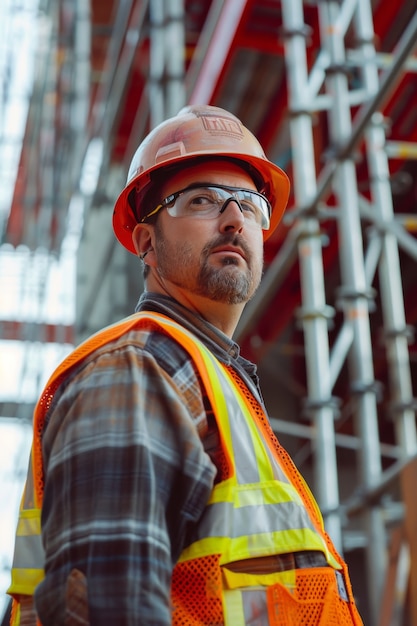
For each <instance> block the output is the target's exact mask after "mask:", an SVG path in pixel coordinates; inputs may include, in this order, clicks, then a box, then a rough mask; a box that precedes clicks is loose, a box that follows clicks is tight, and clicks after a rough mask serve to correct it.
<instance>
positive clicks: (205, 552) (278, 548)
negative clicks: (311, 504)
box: [179, 528, 341, 569]
mask: <svg viewBox="0 0 417 626" xmlns="http://www.w3.org/2000/svg"><path fill="white" fill-rule="evenodd" d="M300 546H302V549H303V550H319V551H321V552H323V553H324V555H325V557H326V559H327V562H328V563H329V565H330V566H331V567H334V568H335V569H341V565H340V564H339V563H338V562H337V561H336V559H335V558H334V557H333V555H332V554H331V553H330V552H329V550H328V548H327V544H326V542H325V540H324V538H322V537H320V535H318V534H317V533H316V532H315V531H314V530H310V529H308V528H306V529H302V530H299V529H291V530H281V531H275V532H265V533H259V534H256V535H249V536H242V537H235V538H231V537H205V538H203V539H200V540H199V541H197V542H195V543H193V544H191V546H189V547H188V548H185V549H184V550H183V552H182V553H181V556H180V558H179V562H180V563H181V562H184V561H188V560H190V559H196V558H199V557H202V556H209V555H211V554H221V557H220V564H221V565H226V564H227V563H231V562H233V561H239V560H241V559H249V558H253V557H255V556H256V557H258V556H269V555H272V554H284V553H286V552H297V551H298V550H300Z"/></svg>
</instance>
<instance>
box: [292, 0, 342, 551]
mask: <svg viewBox="0 0 417 626" xmlns="http://www.w3.org/2000/svg"><path fill="white" fill-rule="evenodd" d="M282 11H283V23H284V28H285V59H286V64H287V81H288V88H289V108H290V112H291V120H290V133H291V145H292V151H293V164H294V188H295V198H296V202H297V205H299V206H304V205H307V204H308V203H309V202H310V201H311V199H312V198H314V196H315V194H316V191H317V188H316V171H315V159H314V145H313V131H312V120H311V114H310V113H309V110H310V109H311V102H310V101H309V99H310V96H309V93H308V90H306V88H305V87H306V84H307V55H306V42H305V24H304V15H303V4H302V1H301V0H285V1H284V2H283V3H282ZM298 252H299V260H300V273H301V293H302V307H301V310H300V318H301V319H302V323H303V329H304V337H305V345H306V351H305V352H306V370H307V384H308V403H307V407H308V408H309V413H310V415H311V419H312V421H313V423H314V425H315V430H316V437H315V440H314V442H313V445H314V453H315V458H314V460H315V484H314V491H315V493H316V496H317V500H318V503H319V505H320V507H321V508H322V509H324V510H333V511H335V510H336V509H337V508H338V506H339V486H338V472H337V460H336V444H335V432H334V406H333V403H332V402H331V377H330V366H329V341H328V325H327V317H328V316H329V312H330V307H328V306H326V302H325V289H324V271H323V261H322V241H321V233H320V225H319V223H318V220H317V219H316V218H314V217H308V218H305V219H304V220H303V221H302V222H301V224H300V238H299V243H298ZM325 522H326V529H327V531H328V533H329V534H330V536H331V537H332V539H333V541H334V543H335V545H336V546H337V548H338V550H340V551H341V550H342V537H341V523H340V517H339V515H338V514H337V513H331V514H329V515H328V517H327V518H326V520H325Z"/></svg>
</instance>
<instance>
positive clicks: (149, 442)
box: [35, 344, 216, 626]
mask: <svg viewBox="0 0 417 626" xmlns="http://www.w3.org/2000/svg"><path fill="white" fill-rule="evenodd" d="M203 419H204V406H203V400H202V397H201V389H200V387H199V382H198V379H197V376H196V374H195V372H194V369H193V365H192V363H190V361H189V360H185V361H184V362H183V363H181V364H180V365H179V366H178V368H177V369H176V372H175V375H171V374H168V373H167V372H166V370H164V369H163V368H162V367H161V365H160V364H159V362H158V361H157V360H156V359H155V358H154V356H152V354H149V353H147V352H146V351H143V350H141V349H138V348H137V347H136V346H132V345H131V344H126V345H124V346H123V345H122V346H120V345H118V346H117V347H115V348H113V349H111V350H107V351H106V352H104V353H103V354H101V355H100V356H99V357H97V358H95V359H94V360H92V361H91V362H89V363H88V364H86V365H85V366H84V367H83V369H82V371H80V372H78V373H77V375H76V376H75V377H74V378H73V380H71V382H70V383H69V384H68V385H67V386H66V388H65V390H64V391H63V393H62V395H61V397H60V398H59V399H58V401H57V402H56V404H55V406H54V407H53V409H52V412H51V416H50V419H49V422H48V426H47V428H46V431H45V433H44V438H43V444H44V458H45V464H46V465H45V470H46V471H45V475H46V480H45V494H44V505H43V511H42V536H43V542H44V547H45V552H46V561H45V579H44V581H43V582H42V583H41V584H40V586H39V587H38V588H37V590H36V594H35V600H36V608H37V611H38V615H39V618H40V620H41V622H42V624H43V626H48V625H52V624H53V625H54V626H57V625H59V624H63V623H64V622H65V619H66V612H67V611H68V598H67V595H68V581H69V578H70V575H71V573H72V572H74V571H76V572H81V573H82V574H83V575H84V577H85V582H86V590H87V606H88V619H89V623H90V624H91V625H100V626H103V625H104V626H105V625H107V624H120V625H132V626H133V625H135V626H137V625H138V624H146V625H165V624H171V612H170V582H171V574H172V569H173V566H174V564H175V562H176V560H177V558H178V556H179V554H180V553H181V550H182V548H183V546H184V542H185V541H186V536H187V533H188V532H189V531H190V532H192V527H193V525H194V524H195V522H196V521H197V520H198V519H199V517H200V515H201V513H202V511H203V509H204V507H205V505H206V503H207V500H208V498H209V496H210V493H211V489H212V485H213V481H214V478H215V474H216V469H215V467H214V465H213V464H212V462H211V461H210V458H209V456H208V455H207V454H206V452H205V451H204V448H203V445H202V441H201V438H200V436H199V432H198V425H199V423H200V424H201V422H202V421H203ZM71 610H72V609H71Z"/></svg>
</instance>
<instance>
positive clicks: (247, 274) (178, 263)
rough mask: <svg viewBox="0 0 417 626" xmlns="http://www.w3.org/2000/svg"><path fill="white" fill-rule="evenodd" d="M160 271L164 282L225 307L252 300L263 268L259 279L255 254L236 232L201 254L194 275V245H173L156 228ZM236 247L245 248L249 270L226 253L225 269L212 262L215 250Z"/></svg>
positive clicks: (223, 236)
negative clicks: (255, 271)
mask: <svg viewBox="0 0 417 626" xmlns="http://www.w3.org/2000/svg"><path fill="white" fill-rule="evenodd" d="M156 230H157V231H159V232H157V237H156V241H157V245H156V251H157V255H158V272H159V274H160V276H161V278H163V279H168V280H170V281H171V282H172V283H174V284H175V285H177V286H178V287H182V288H184V287H185V288H187V289H189V290H190V291H193V292H194V293H195V294H196V295H199V296H203V297H206V298H209V299H210V300H213V301H214V302H221V303H224V304H241V303H244V302H247V301H248V300H250V298H251V297H252V296H253V294H254V293H255V291H256V288H257V287H258V285H259V282H260V278H261V273H262V269H261V268H260V270H259V276H257V277H255V276H254V274H253V271H252V269H251V267H252V265H253V262H252V255H251V252H250V250H249V249H248V247H247V245H246V243H245V241H244V239H243V238H242V237H241V236H240V235H239V234H236V233H232V234H228V233H226V234H222V235H219V236H218V237H217V238H216V239H215V240H214V241H211V242H209V243H208V244H207V245H206V246H205V247H204V248H203V250H202V251H201V255H200V262H199V270H198V274H197V276H195V275H193V272H194V270H193V267H194V268H195V263H196V261H195V260H193V256H192V249H191V246H189V245H188V243H187V242H182V243H181V244H180V245H176V246H172V244H168V243H167V240H166V238H165V237H164V235H163V232H162V230H161V229H160V228H158V227H156ZM226 245H233V246H238V247H240V248H241V250H242V251H243V253H244V255H245V259H246V267H245V269H242V267H241V265H240V262H239V260H238V259H236V258H234V257H233V256H228V255H227V252H225V254H224V259H223V265H222V267H214V266H213V265H211V264H210V262H209V257H210V254H211V252H212V251H213V250H214V249H215V248H221V247H222V246H226Z"/></svg>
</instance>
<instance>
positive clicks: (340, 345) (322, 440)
mask: <svg viewBox="0 0 417 626" xmlns="http://www.w3.org/2000/svg"><path fill="white" fill-rule="evenodd" d="M317 10H318V19H319V34H320V50H319V54H318V56H317V57H316V60H315V63H314V64H313V66H312V67H310V69H309V70H308V63H307V58H308V57H307V42H306V38H307V36H308V32H307V29H306V26H305V23H304V14H303V2H302V0H283V2H282V12H283V24H284V37H285V58H286V65H287V82H288V92H289V109H290V113H291V118H290V133H291V147H292V152H293V168H294V170H293V176H294V195H295V203H296V208H295V211H294V213H293V215H294V219H296V220H297V221H296V223H295V225H294V227H293V231H296V232H297V236H298V242H299V243H298V254H299V262H300V275H301V286H302V307H301V309H300V313H299V315H300V318H301V320H302V323H303V330H304V336H305V353H306V371H307V383H308V398H307V401H306V406H307V408H308V409H309V414H310V418H311V420H312V423H313V425H314V428H315V433H316V438H315V442H314V447H315V479H316V483H315V491H316V494H317V497H318V500H319V504H320V506H321V507H322V509H323V510H324V511H326V510H327V511H330V515H328V516H327V517H326V526H327V530H328V531H329V533H330V534H331V535H332V536H333V538H334V540H335V542H336V544H338V543H339V544H340V545H339V546H338V547H340V546H341V544H342V540H341V536H342V530H341V524H340V519H339V517H338V516H337V514H335V511H336V510H337V507H338V503H339V492H338V467H337V462H336V446H335V429H334V417H335V415H334V413H335V410H336V405H335V404H334V402H333V401H332V389H333V385H334V383H335V381H336V379H337V377H338V373H339V372H340V368H341V363H342V361H343V360H346V359H347V360H348V369H349V377H350V381H351V383H350V384H351V395H352V398H354V400H355V402H354V407H355V408H354V428H355V431H356V435H357V436H358V438H359V440H360V449H359V457H358V462H359V469H358V477H359V480H360V483H361V488H362V489H364V490H365V491H367V490H369V489H372V488H374V487H375V486H376V485H378V484H379V481H380V480H381V472H382V464H381V442H380V437H379V427H378V410H377V400H378V394H379V385H378V383H377V382H376V381H375V374H374V364H373V360H374V357H373V345H372V339H371V324H370V311H371V309H372V307H373V300H374V298H375V292H374V290H373V289H372V288H371V284H372V280H373V276H374V273H375V271H378V277H379V290H380V294H379V295H380V301H381V308H382V316H383V323H384V336H385V342H386V354H387V364H388V372H389V379H390V389H389V394H390V400H391V408H392V416H393V418H394V421H395V432H396V443H397V445H398V447H399V449H400V450H401V454H402V455H403V457H404V458H405V459H407V458H409V457H410V456H412V455H414V454H415V452H416V446H417V439H416V424H415V415H414V400H413V393H412V381H411V373H410V362H409V353H408V346H407V341H408V334H409V333H408V328H407V326H406V320H405V311H404V302H403V293H402V281H401V268H400V261H399V249H398V246H399V244H400V245H402V242H404V241H405V242H406V243H407V245H408V244H409V243H410V242H409V238H407V233H406V232H405V231H404V229H402V227H401V225H399V224H397V225H395V227H394V222H395V219H394V211H393V202H392V193H391V188H390V182H389V167H388V151H387V145H386V138H385V127H384V121H383V118H382V116H381V114H379V113H378V109H379V107H380V106H382V102H383V99H384V98H385V97H386V95H387V93H389V90H390V89H391V88H392V85H393V83H394V80H395V78H396V75H397V74H398V73H399V70H400V68H401V65H402V64H403V63H404V62H405V59H406V58H407V53H409V51H410V50H411V45H412V39H413V38H412V32H411V31H413V30H414V27H413V25H412V24H410V28H409V29H408V30H407V33H406V34H405V35H404V37H403V39H404V42H403V41H400V43H399V45H398V46H397V55H394V58H393V63H392V68H391V69H390V70H389V71H388V72H386V74H385V75H383V76H382V77H380V76H379V73H378V60H377V54H376V51H375V47H374V30H373V20H372V6H371V3H370V1H369V0H360V1H359V0H343V1H339V0H327V1H326V2H319V3H318V4H317ZM348 29H349V31H350V34H351V35H352V34H353V36H354V38H355V42H356V46H355V56H354V58H355V66H357V71H358V73H357V76H358V77H359V78H360V86H359V87H358V85H357V84H355V86H354V87H353V86H352V84H351V83H350V80H349V75H348V72H347V59H348V51H347V50H346V48H345V38H346V34H347V31H348ZM408 31H410V33H411V34H410V33H409V32H408ZM414 39H415V38H414ZM349 59H350V62H351V57H349ZM358 105H359V106H360V107H361V108H360V109H359V113H358V114H357V115H356V117H355V120H354V121H355V123H354V124H353V122H352V117H353V114H352V109H353V107H358ZM318 110H322V111H326V113H327V126H328V132H329V141H330V146H331V148H332V149H333V150H329V151H328V154H327V156H328V162H327V163H326V165H325V166H324V168H323V171H322V172H321V173H320V175H319V176H317V175H316V171H315V153H314V145H313V128H312V120H311V117H312V114H313V113H315V112H316V111H318ZM359 141H363V143H364V150H365V156H366V158H367V164H368V172H369V178H370V194H371V201H370V202H369V201H366V200H365V198H362V197H361V194H360V192H359V189H358V181H357V168H356V162H355V154H354V149H355V148H356V147H357V146H358V144H359ZM330 192H332V193H333V194H334V197H335V198H336V202H337V211H336V212H335V214H336V215H337V220H338V236H339V265H340V274H341V285H340V288H339V290H338V303H337V304H338V305H340V307H341V309H342V311H343V313H344V320H345V321H344V325H343V327H342V330H341V332H340V334H339V337H338V338H337V339H336V341H335V344H334V346H333V351H332V353H331V354H330V355H329V337H328V330H327V321H328V317H329V316H330V315H331V313H332V309H331V308H330V307H329V306H327V305H326V302H325V297H326V295H325V288H324V284H325V281H324V270H323V260H322V244H321V234H320V222H319V219H318V217H319V215H320V210H319V209H320V207H319V204H320V203H321V202H322V201H323V200H324V196H325V194H326V195H327V194H328V193H330ZM365 205H367V207H368V211H367V215H366V218H367V219H368V220H371V222H372V220H373V221H374V235H375V236H374V238H373V240H375V238H378V239H379V246H375V245H373V244H374V243H375V241H372V242H371V244H372V245H371V246H370V247H369V250H368V254H367V255H366V256H365V254H364V242H363V234H362V232H363V229H362V222H361V219H362V215H361V211H362V212H363V208H364V206H365ZM408 248H409V246H408ZM413 249H414V248H413ZM406 251H408V249H407V250H406ZM336 357H337V358H336ZM335 366H336V367H335ZM335 369H337V371H335ZM332 512H333V513H332ZM362 522H363V529H364V532H365V535H366V563H367V582H368V585H367V587H368V598H369V605H370V606H369V611H370V616H371V623H373V624H375V623H376V620H377V616H378V614H379V606H380V603H381V595H382V589H383V580H384V574H385V571H386V545H387V541H386V533H385V525H384V520H383V516H382V511H381V509H380V508H379V507H378V506H369V507H368V508H366V509H365V513H364V515H363V520H362Z"/></svg>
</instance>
